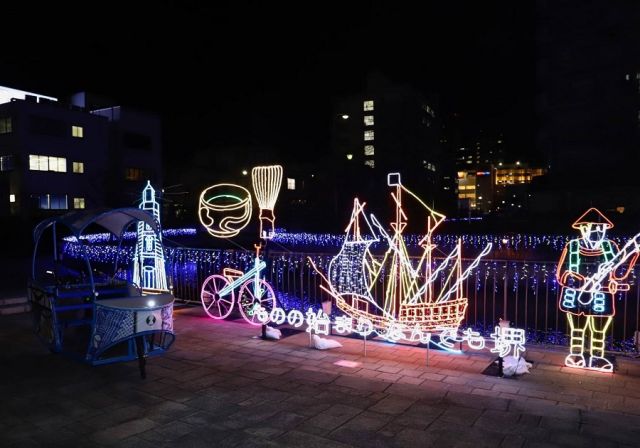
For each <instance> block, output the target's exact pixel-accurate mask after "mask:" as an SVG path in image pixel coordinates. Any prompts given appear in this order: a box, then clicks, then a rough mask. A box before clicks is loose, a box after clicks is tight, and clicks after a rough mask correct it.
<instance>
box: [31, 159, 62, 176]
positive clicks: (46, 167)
mask: <svg viewBox="0 0 640 448" xmlns="http://www.w3.org/2000/svg"><path fill="white" fill-rule="evenodd" d="M29 169H30V170H31V171H55V172H58V173H66V172H67V159H65V158H64V157H49V156H40V155H34V154H29Z"/></svg>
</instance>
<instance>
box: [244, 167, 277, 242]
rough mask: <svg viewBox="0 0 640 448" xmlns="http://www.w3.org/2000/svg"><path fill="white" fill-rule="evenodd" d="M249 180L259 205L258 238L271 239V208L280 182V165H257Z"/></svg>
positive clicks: (273, 219)
mask: <svg viewBox="0 0 640 448" xmlns="http://www.w3.org/2000/svg"><path fill="white" fill-rule="evenodd" d="M251 181H252V183H253V192H254V194H255V195H256V199H257V200H258V206H259V207H260V238H263V239H271V238H273V237H274V235H275V230H274V224H275V220H276V217H275V215H274V214H273V209H274V207H275V205H276V200H277V199H278V193H280V185H281V184H282V166H280V165H270V166H257V167H255V168H253V169H252V170H251Z"/></svg>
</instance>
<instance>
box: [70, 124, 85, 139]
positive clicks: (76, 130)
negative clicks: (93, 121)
mask: <svg viewBox="0 0 640 448" xmlns="http://www.w3.org/2000/svg"><path fill="white" fill-rule="evenodd" d="M71 135H72V136H73V137H76V138H84V128H83V127H82V126H71Z"/></svg>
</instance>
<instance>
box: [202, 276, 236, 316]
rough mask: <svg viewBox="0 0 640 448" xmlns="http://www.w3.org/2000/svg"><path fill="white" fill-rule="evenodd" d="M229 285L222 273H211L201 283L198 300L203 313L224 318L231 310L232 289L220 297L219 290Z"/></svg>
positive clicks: (232, 300) (232, 301)
mask: <svg viewBox="0 0 640 448" xmlns="http://www.w3.org/2000/svg"><path fill="white" fill-rule="evenodd" d="M226 286H229V280H227V279H226V278H225V277H223V276H222V275H212V276H210V277H207V279H206V280H205V281H204V283H203V284H202V290H201V292H200V300H201V301H202V307H203V308H204V311H205V313H207V314H208V315H209V317H211V318H213V319H224V318H225V317H227V316H228V315H229V314H231V310H233V303H234V298H233V291H231V292H230V293H229V294H227V295H226V296H224V297H220V291H221V290H222V289H224V288H225V287H226Z"/></svg>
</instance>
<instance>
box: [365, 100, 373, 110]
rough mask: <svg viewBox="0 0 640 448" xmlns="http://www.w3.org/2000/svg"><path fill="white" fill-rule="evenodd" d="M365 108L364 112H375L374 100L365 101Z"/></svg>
mask: <svg viewBox="0 0 640 448" xmlns="http://www.w3.org/2000/svg"><path fill="white" fill-rule="evenodd" d="M363 106H364V107H363V109H364V110H373V100H367V101H365V102H364V104H363Z"/></svg>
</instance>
